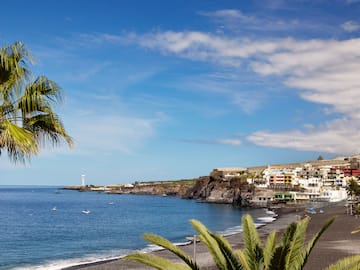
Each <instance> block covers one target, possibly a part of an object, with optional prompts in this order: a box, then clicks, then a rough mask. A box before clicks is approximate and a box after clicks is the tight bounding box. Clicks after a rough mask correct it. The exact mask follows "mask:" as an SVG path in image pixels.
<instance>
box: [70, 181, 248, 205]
mask: <svg viewBox="0 0 360 270" xmlns="http://www.w3.org/2000/svg"><path fill="white" fill-rule="evenodd" d="M65 189H74V190H78V191H97V192H105V193H110V194H147V195H162V196H164V195H169V196H179V197H182V198H185V199H196V200H200V201H203V202H209V203H226V204H232V205H234V206H235V207H246V206H250V200H251V198H252V196H253V188H252V187H251V186H249V185H248V184H247V182H246V179H242V178H239V177H234V178H232V179H227V180H224V179H223V178H221V177H218V176H203V177H200V178H198V179H196V180H191V181H173V182H171V181H168V182H142V183H137V184H133V185H129V186H125V185H122V186H111V187H109V186H107V187H93V186H87V187H80V186H70V187H66V188H65Z"/></svg>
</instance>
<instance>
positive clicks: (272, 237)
mask: <svg viewBox="0 0 360 270" xmlns="http://www.w3.org/2000/svg"><path fill="white" fill-rule="evenodd" d="M275 247H276V232H275V231H274V232H272V233H270V234H269V236H268V237H267V239H266V243H265V246H264V270H268V269H270V262H271V259H272V257H273V254H274V251H275Z"/></svg>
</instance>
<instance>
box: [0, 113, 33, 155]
mask: <svg viewBox="0 0 360 270" xmlns="http://www.w3.org/2000/svg"><path fill="white" fill-rule="evenodd" d="M0 148H5V149H6V150H7V152H8V155H9V158H10V159H11V160H12V161H14V162H17V161H21V162H24V161H25V159H28V158H29V157H30V155H34V154H37V153H38V145H37V143H36V141H35V139H34V136H33V134H32V133H31V132H29V131H28V130H26V129H24V128H21V127H19V126H17V125H15V124H13V123H12V122H10V121H8V120H6V119H5V120H3V121H1V123H0Z"/></svg>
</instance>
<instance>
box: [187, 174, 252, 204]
mask: <svg viewBox="0 0 360 270" xmlns="http://www.w3.org/2000/svg"><path fill="white" fill-rule="evenodd" d="M252 194H253V188H252V187H251V186H250V185H248V184H247V183H246V181H244V180H242V179H240V178H232V179H229V180H226V181H225V180H223V179H221V178H217V177H213V176H204V177H200V178H199V180H197V181H196V183H195V185H194V186H193V187H192V188H190V189H188V191H187V192H186V193H185V195H184V196H183V197H184V198H187V199H198V200H201V201H204V202H210V203H227V204H232V205H234V206H236V207H247V206H250V200H251V198H252Z"/></svg>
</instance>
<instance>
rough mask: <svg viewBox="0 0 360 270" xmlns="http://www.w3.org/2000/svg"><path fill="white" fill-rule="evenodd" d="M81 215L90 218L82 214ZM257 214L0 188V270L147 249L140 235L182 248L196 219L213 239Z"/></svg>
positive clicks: (172, 200)
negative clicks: (156, 236)
mask: <svg viewBox="0 0 360 270" xmlns="http://www.w3.org/2000/svg"><path fill="white" fill-rule="evenodd" d="M84 210H89V211H90V214H84V213H83V212H82V211H84ZM244 213H250V214H251V215H252V216H253V217H254V218H256V217H259V216H264V211H263V210H259V209H258V210H254V209H252V210H239V209H236V208H233V207H232V206H231V205H224V204H207V203H198V202H196V201H195V200H185V199H180V198H176V197H171V196H167V197H164V196H148V195H115V194H113V195H109V194H103V193H97V192H77V191H69V190H63V189H60V188H58V187H5V186H2V187H0V269H1V270H3V269H61V268H62V267H66V266H71V265H76V264H82V263H88V262H94V261H99V260H104V259H110V258H117V257H120V256H123V255H125V254H128V253H130V252H133V251H137V250H143V249H146V248H148V249H149V246H148V243H147V242H145V241H144V240H143V239H142V238H141V235H142V234H143V233H145V232H148V233H156V234H159V235H161V236H163V237H165V238H167V239H169V240H170V241H172V242H174V243H183V242H186V237H187V236H192V235H193V234H195V231H194V230H193V228H192V227H191V225H190V224H189V220H190V219H193V218H195V219H197V220H200V221H201V222H202V223H204V224H205V225H206V226H207V227H208V228H209V229H211V230H212V231H215V232H220V233H232V232H235V231H239V230H241V226H240V225H241V217H242V215H243V214H244Z"/></svg>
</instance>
